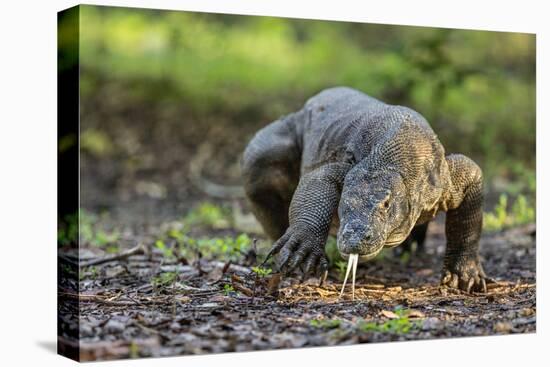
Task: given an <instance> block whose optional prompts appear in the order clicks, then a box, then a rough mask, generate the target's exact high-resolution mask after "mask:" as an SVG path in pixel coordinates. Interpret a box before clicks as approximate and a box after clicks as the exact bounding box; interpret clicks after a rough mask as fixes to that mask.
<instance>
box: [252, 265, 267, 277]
mask: <svg viewBox="0 0 550 367" xmlns="http://www.w3.org/2000/svg"><path fill="white" fill-rule="evenodd" d="M252 271H253V272H254V273H256V275H258V276H259V277H260V278H264V277H266V276H268V275H269V274H271V272H272V270H271V269H269V268H261V267H258V266H254V267H253V268H252Z"/></svg>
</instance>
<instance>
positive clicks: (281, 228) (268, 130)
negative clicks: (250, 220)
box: [242, 114, 301, 240]
mask: <svg viewBox="0 0 550 367" xmlns="http://www.w3.org/2000/svg"><path fill="white" fill-rule="evenodd" d="M296 118H298V117H297V116H296V114H292V115H289V116H286V117H284V118H282V119H280V120H277V121H275V122H273V123H271V124H269V125H267V126H266V127H264V128H263V129H261V130H260V131H259V132H258V133H257V134H256V135H255V136H254V138H253V139H252V140H251V141H250V143H249V144H248V146H247V147H246V150H245V152H244V154H243V158H242V171H243V178H244V190H245V194H246V197H247V199H248V201H249V203H250V205H251V209H252V212H253V213H254V215H255V216H256V218H257V219H258V220H259V221H260V223H261V225H262V227H263V229H264V231H265V233H266V234H267V235H268V236H269V237H270V238H271V239H273V240H276V239H278V238H279V237H281V236H282V235H283V234H284V233H285V231H286V230H287V228H288V225H289V219H288V210H289V206H290V201H291V200H292V195H293V193H294V190H295V189H296V186H297V184H298V180H299V175H300V158H301V152H300V149H299V147H298V146H297V139H296V131H295V126H296Z"/></svg>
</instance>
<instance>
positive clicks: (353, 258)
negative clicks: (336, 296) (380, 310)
mask: <svg viewBox="0 0 550 367" xmlns="http://www.w3.org/2000/svg"><path fill="white" fill-rule="evenodd" d="M358 260H359V255H358V254H351V255H349V258H348V267H347V269H346V276H345V277H344V284H342V290H341V291H340V297H342V295H343V294H344V289H345V288H346V283H347V281H348V276H349V272H350V271H351V270H352V269H353V271H352V272H351V299H352V300H354V299H355V274H356V272H357V261H358Z"/></svg>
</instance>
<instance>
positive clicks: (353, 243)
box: [338, 223, 385, 260]
mask: <svg viewBox="0 0 550 367" xmlns="http://www.w3.org/2000/svg"><path fill="white" fill-rule="evenodd" d="M384 242H385V240H384V238H383V236H382V235H381V232H380V231H378V230H377V228H375V227H373V226H369V227H368V228H367V227H365V226H364V225H362V224H360V223H346V224H345V225H343V226H341V227H340V230H339V232H338V250H339V251H340V254H341V255H342V256H343V257H345V258H347V257H348V256H349V255H350V254H357V255H359V257H360V259H361V260H368V259H371V258H373V257H374V256H376V255H377V254H378V252H380V250H381V249H382V247H384Z"/></svg>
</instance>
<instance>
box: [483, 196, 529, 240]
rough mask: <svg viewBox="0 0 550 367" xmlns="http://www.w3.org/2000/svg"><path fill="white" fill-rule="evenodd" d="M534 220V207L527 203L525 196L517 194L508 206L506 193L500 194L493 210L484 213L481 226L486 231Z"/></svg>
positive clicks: (498, 229)
mask: <svg viewBox="0 0 550 367" xmlns="http://www.w3.org/2000/svg"><path fill="white" fill-rule="evenodd" d="M509 208H510V210H508V209H509ZM534 221H535V208H534V207H532V206H530V205H529V203H528V202H527V199H526V198H525V196H523V195H518V197H517V198H516V200H515V202H514V204H513V205H512V206H511V207H510V205H509V200H508V195H507V194H501V195H500V197H499V199H498V203H497V205H495V208H494V210H493V212H490V213H484V215H483V228H484V229H485V230H487V231H500V230H502V229H505V228H510V227H514V226H517V225H521V224H526V223H531V222H534Z"/></svg>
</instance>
